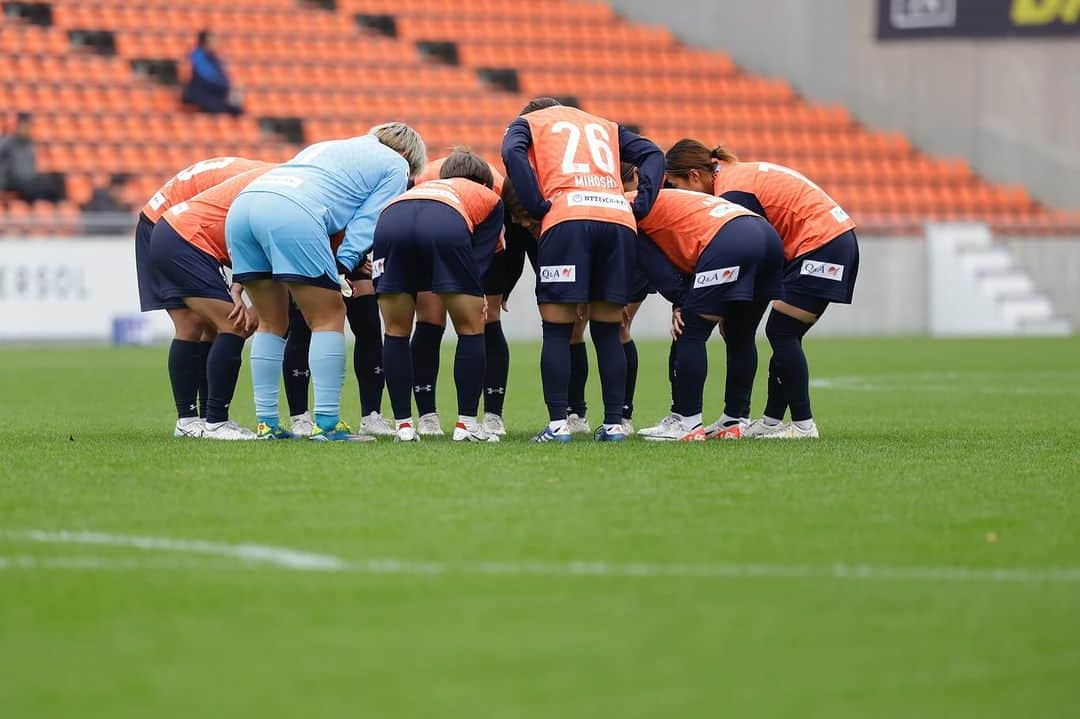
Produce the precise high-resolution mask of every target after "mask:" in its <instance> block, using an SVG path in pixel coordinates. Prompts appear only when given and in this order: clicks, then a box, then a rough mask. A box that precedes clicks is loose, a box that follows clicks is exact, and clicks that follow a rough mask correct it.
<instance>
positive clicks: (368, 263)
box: [360, 255, 371, 277]
mask: <svg viewBox="0 0 1080 719" xmlns="http://www.w3.org/2000/svg"><path fill="white" fill-rule="evenodd" d="M360 270H361V271H362V272H363V273H364V274H365V275H367V276H368V277H370V276H371V255H368V256H367V258H366V259H365V260H364V264H363V265H361V267H360Z"/></svg>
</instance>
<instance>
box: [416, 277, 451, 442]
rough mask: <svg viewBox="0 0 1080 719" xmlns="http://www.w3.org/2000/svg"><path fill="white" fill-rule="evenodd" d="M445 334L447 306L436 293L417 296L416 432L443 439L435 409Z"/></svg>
mask: <svg viewBox="0 0 1080 719" xmlns="http://www.w3.org/2000/svg"><path fill="white" fill-rule="evenodd" d="M445 332H446V306H445V305H444V304H443V301H442V298H440V297H439V296H438V295H437V294H435V293H434V292H418V293H417V294H416V329H415V330H413V336H412V342H411V344H410V348H411V350H412V358H413V382H414V384H413V392H414V393H415V396H416V411H417V413H418V414H419V421H418V425H417V431H418V432H419V433H420V434H421V435H423V436H441V435H442V433H443V431H442V426H441V425H440V423H439V415H438V411H437V409H436V406H435V396H436V389H437V387H438V379H439V352H440V349H441V347H442V338H443V334H444V333H445Z"/></svg>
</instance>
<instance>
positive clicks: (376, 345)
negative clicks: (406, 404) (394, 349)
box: [345, 295, 383, 417]
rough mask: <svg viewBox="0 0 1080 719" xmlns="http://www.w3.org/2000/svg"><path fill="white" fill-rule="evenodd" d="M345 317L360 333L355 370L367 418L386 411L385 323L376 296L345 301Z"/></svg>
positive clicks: (354, 333)
mask: <svg viewBox="0 0 1080 719" xmlns="http://www.w3.org/2000/svg"><path fill="white" fill-rule="evenodd" d="M345 316H346V317H347V318H348V320H349V327H351V328H352V332H353V335H355V336H356V344H354V345H353V372H354V373H355V374H356V383H357V384H358V385H359V387H360V414H361V415H362V416H364V417H367V416H368V415H369V414H371V413H372V412H381V411H382V396H383V369H382V324H381V320H380V319H379V305H378V303H377V302H376V301H375V295H362V296H360V297H351V298H349V299H347V300H345Z"/></svg>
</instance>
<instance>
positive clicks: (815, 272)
mask: <svg viewBox="0 0 1080 719" xmlns="http://www.w3.org/2000/svg"><path fill="white" fill-rule="evenodd" d="M799 274H800V275H809V276H810V277H821V278H822V279H826V280H835V281H837V282H839V281H840V280H842V279H844V266H843V265H834V264H833V263H832V262H815V261H814V260H803V263H802V269H801V270H799Z"/></svg>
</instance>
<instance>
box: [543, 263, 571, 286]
mask: <svg viewBox="0 0 1080 719" xmlns="http://www.w3.org/2000/svg"><path fill="white" fill-rule="evenodd" d="M576 281H577V265H544V266H543V267H541V268H540V282H543V283H548V282H576Z"/></svg>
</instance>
